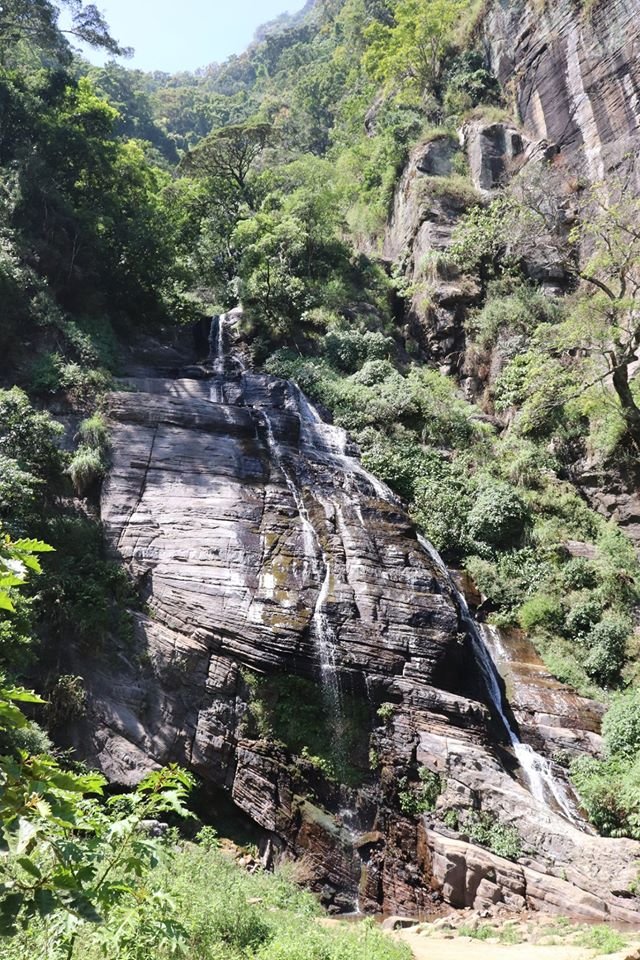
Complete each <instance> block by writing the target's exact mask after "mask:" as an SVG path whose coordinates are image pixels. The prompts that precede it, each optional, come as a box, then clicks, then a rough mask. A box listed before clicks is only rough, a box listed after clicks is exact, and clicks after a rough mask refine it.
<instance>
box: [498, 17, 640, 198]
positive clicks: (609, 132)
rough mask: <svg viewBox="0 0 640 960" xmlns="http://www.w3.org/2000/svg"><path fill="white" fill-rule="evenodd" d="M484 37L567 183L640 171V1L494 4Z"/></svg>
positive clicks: (532, 132) (523, 115) (532, 133)
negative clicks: (554, 150)
mask: <svg viewBox="0 0 640 960" xmlns="http://www.w3.org/2000/svg"><path fill="white" fill-rule="evenodd" d="M482 35H483V40H484V45H485V49H486V51H487V54H488V58H489V61H490V64H491V67H492V69H493V71H494V73H495V74H496V76H497V77H498V78H499V80H500V82H501V83H502V85H503V87H504V88H505V89H506V90H508V91H510V92H511V93H512V95H513V96H514V98H515V102H516V105H517V108H518V113H519V116H520V119H521V121H522V123H523V125H524V128H525V131H526V133H527V134H528V135H529V137H531V138H532V139H536V140H540V139H546V140H550V141H552V142H553V143H556V144H557V145H558V147H559V148H560V150H561V156H562V158H563V161H564V164H565V167H566V170H567V174H568V176H575V175H577V174H581V175H586V176H588V177H590V178H591V179H592V180H602V179H605V178H608V177H612V176H616V175H617V174H619V173H620V172H621V170H622V168H623V167H625V166H627V164H628V163H630V164H631V165H635V166H636V167H637V155H638V147H639V145H640V62H639V60H638V45H639V44H640V2H639V0H594V2H592V3H579V4H578V3H575V2H573V0H558V2H553V3H550V2H537V0H512V2H509V3H504V2H493V3H491V4H490V5H489V6H488V10H487V13H486V15H485V17H484V19H483V27H482ZM637 173H638V171H637V170H636V175H637Z"/></svg>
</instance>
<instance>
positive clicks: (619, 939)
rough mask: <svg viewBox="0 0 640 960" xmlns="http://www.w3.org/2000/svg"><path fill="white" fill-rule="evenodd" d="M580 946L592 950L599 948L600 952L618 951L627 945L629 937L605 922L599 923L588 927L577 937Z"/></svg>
mask: <svg viewBox="0 0 640 960" xmlns="http://www.w3.org/2000/svg"><path fill="white" fill-rule="evenodd" d="M576 942H577V944H578V946H580V947H589V948H590V949H591V950H597V951H598V953H603V954H606V953H617V952H618V950H622V949H623V947H625V946H626V945H627V942H628V941H627V937H625V936H624V934H622V933H620V932H619V931H618V930H614V929H613V928H612V927H608V926H606V925H605V924H599V925H598V926H597V927H589V928H587V929H586V930H585V931H584V932H583V933H582V934H580V936H579V937H578V939H577V941H576Z"/></svg>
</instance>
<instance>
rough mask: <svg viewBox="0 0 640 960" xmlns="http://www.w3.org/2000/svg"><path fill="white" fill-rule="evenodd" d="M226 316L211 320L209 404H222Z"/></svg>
mask: <svg viewBox="0 0 640 960" xmlns="http://www.w3.org/2000/svg"><path fill="white" fill-rule="evenodd" d="M226 319H227V315H226V313H225V314H222V315H220V316H215V317H213V319H212V320H211V331H210V333H209V361H213V373H214V376H213V379H212V381H211V388H210V390H209V399H210V401H211V403H224V373H225V364H224V360H225V356H224V325H225V322H226Z"/></svg>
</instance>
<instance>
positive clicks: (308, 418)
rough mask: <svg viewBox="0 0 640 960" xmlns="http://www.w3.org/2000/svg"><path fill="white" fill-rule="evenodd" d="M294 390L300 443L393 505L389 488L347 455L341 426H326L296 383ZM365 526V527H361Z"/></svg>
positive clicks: (345, 433)
mask: <svg viewBox="0 0 640 960" xmlns="http://www.w3.org/2000/svg"><path fill="white" fill-rule="evenodd" d="M293 386H294V388H295V396H296V405H297V408H298V415H299V417H300V427H301V430H300V437H301V440H302V442H303V443H305V444H307V445H309V446H312V447H313V448H314V449H315V450H324V451H325V452H326V453H330V454H331V456H332V458H333V460H334V461H335V460H336V459H338V460H339V461H340V463H341V464H342V467H343V469H344V471H345V473H347V474H356V475H357V476H359V477H362V478H363V479H364V480H366V481H367V483H368V484H369V486H370V487H372V488H373V490H374V492H375V494H376V496H377V497H378V499H380V500H383V501H384V502H385V503H393V502H394V500H395V496H394V494H393V493H392V492H391V490H390V489H389V487H387V485H386V484H384V483H383V482H382V481H381V480H378V478H377V477H374V476H373V475H372V474H371V473H369V472H368V471H367V470H365V468H364V467H363V466H362V464H361V463H360V461H359V460H357V459H356V458H355V457H351V456H349V454H348V452H347V451H348V445H349V437H348V434H347V431H346V430H344V429H343V428H342V427H336V426H333V425H332V424H328V423H325V422H324V420H323V419H322V417H321V416H320V414H319V413H318V411H317V410H316V408H315V407H314V405H313V404H312V403H311V402H310V401H309V400H308V399H307V397H306V396H305V395H304V393H303V392H302V390H301V389H300V387H299V386H298V384H297V383H294V384H293ZM363 525H364V524H363Z"/></svg>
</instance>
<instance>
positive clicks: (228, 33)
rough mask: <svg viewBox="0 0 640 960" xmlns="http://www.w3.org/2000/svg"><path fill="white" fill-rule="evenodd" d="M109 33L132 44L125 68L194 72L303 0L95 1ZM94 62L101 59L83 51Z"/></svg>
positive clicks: (221, 57)
mask: <svg viewBox="0 0 640 960" xmlns="http://www.w3.org/2000/svg"><path fill="white" fill-rule="evenodd" d="M94 2H95V4H96V6H97V7H98V9H99V10H101V11H102V13H104V15H105V17H106V18H107V22H108V23H109V25H110V27H111V33H112V34H113V36H114V37H115V38H116V39H117V40H118V41H119V42H120V43H121V44H122V45H123V46H125V47H134V48H135V55H134V57H133V59H132V60H125V61H123V63H125V64H126V65H127V66H133V67H140V69H142V70H167V71H169V72H174V71H176V70H195V69H196V68H197V67H204V66H206V65H207V64H208V63H212V62H214V61H222V60H225V59H226V58H227V57H228V56H230V54H232V53H242V51H243V50H244V49H245V48H246V47H247V45H248V44H249V42H250V41H251V39H252V37H253V34H254V33H255V30H256V28H257V27H259V26H260V24H262V23H266V22H267V21H268V20H272V19H273V18H274V17H277V16H278V15H279V14H281V13H284V12H285V11H288V12H289V13H296V12H297V11H298V10H301V9H302V7H303V6H304V0H94ZM84 53H85V55H86V56H87V57H88V59H89V60H91V61H92V62H93V63H103V62H104V57H102V56H101V55H100V54H97V53H96V52H95V51H88V50H85V51H84Z"/></svg>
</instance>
